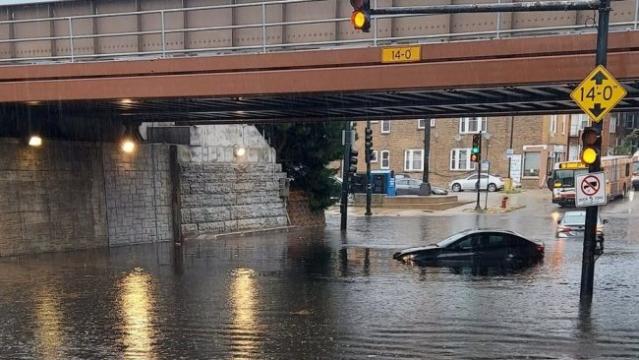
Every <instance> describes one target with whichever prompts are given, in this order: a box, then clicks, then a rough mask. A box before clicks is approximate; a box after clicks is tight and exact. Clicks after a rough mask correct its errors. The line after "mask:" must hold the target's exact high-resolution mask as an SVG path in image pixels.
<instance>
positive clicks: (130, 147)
mask: <svg viewBox="0 0 639 360" xmlns="http://www.w3.org/2000/svg"><path fill="white" fill-rule="evenodd" d="M135 148H136V145H135V141H133V140H131V139H124V140H122V143H121V144H120V149H121V150H122V151H123V152H124V153H126V154H131V153H133V152H134V151H135Z"/></svg>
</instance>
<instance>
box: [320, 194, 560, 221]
mask: <svg viewBox="0 0 639 360" xmlns="http://www.w3.org/2000/svg"><path fill="white" fill-rule="evenodd" d="M451 194H453V195H457V196H458V197H459V201H468V202H470V203H468V204H466V205H462V206H458V207H455V208H452V209H447V210H441V211H424V210H414V209H389V208H375V207H373V209H372V211H373V215H374V216H437V215H459V214H468V213H475V205H476V202H475V200H476V199H477V193H476V192H474V191H473V192H470V191H465V192H459V193H451ZM504 196H507V197H508V201H507V207H506V208H501V201H502V198H503V197H504ZM543 201H550V192H549V191H548V190H545V189H534V190H522V191H521V192H517V193H512V194H506V193H504V192H503V191H499V192H492V193H491V192H489V193H488V210H486V211H485V212H484V213H486V214H503V213H509V212H513V211H517V210H520V209H523V208H525V207H526V204H529V203H532V202H543ZM480 205H481V208H482V209H484V208H486V192H480ZM364 212H365V208H361V207H352V206H349V208H348V214H349V215H352V216H364ZM326 214H327V215H334V214H337V215H339V206H332V207H330V208H329V209H327V210H326Z"/></svg>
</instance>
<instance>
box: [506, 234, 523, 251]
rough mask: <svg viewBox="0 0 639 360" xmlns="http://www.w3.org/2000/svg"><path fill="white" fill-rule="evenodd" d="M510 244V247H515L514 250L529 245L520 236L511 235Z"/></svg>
mask: <svg viewBox="0 0 639 360" xmlns="http://www.w3.org/2000/svg"><path fill="white" fill-rule="evenodd" d="M509 238H510V239H509V240H510V241H509V242H510V247H514V248H518V247H525V246H526V244H527V241H526V240H524V239H522V238H520V237H519V236H514V235H511V236H509Z"/></svg>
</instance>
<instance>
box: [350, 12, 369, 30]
mask: <svg viewBox="0 0 639 360" xmlns="http://www.w3.org/2000/svg"><path fill="white" fill-rule="evenodd" d="M351 21H352V22H353V26H354V27H355V28H356V29H363V28H364V26H366V22H367V21H368V19H367V18H366V14H364V12H363V11H357V10H356V11H353V15H352V16H351Z"/></svg>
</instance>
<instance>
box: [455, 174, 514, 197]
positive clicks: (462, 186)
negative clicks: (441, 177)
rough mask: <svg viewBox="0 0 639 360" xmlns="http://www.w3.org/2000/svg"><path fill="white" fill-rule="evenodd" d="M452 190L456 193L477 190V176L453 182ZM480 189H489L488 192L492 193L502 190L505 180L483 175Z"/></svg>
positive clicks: (473, 175)
mask: <svg viewBox="0 0 639 360" xmlns="http://www.w3.org/2000/svg"><path fill="white" fill-rule="evenodd" d="M450 188H451V189H452V190H453V191H454V192H458V191H463V190H476V189H477V174H472V175H469V176H468V177H465V178H463V179H457V180H453V181H451V182H450ZM479 188H480V189H481V190H485V189H488V191H491V192H492V191H497V190H501V189H503V188H504V180H503V179H502V178H501V177H498V176H494V175H489V174H486V173H482V174H481V181H480V182H479Z"/></svg>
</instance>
